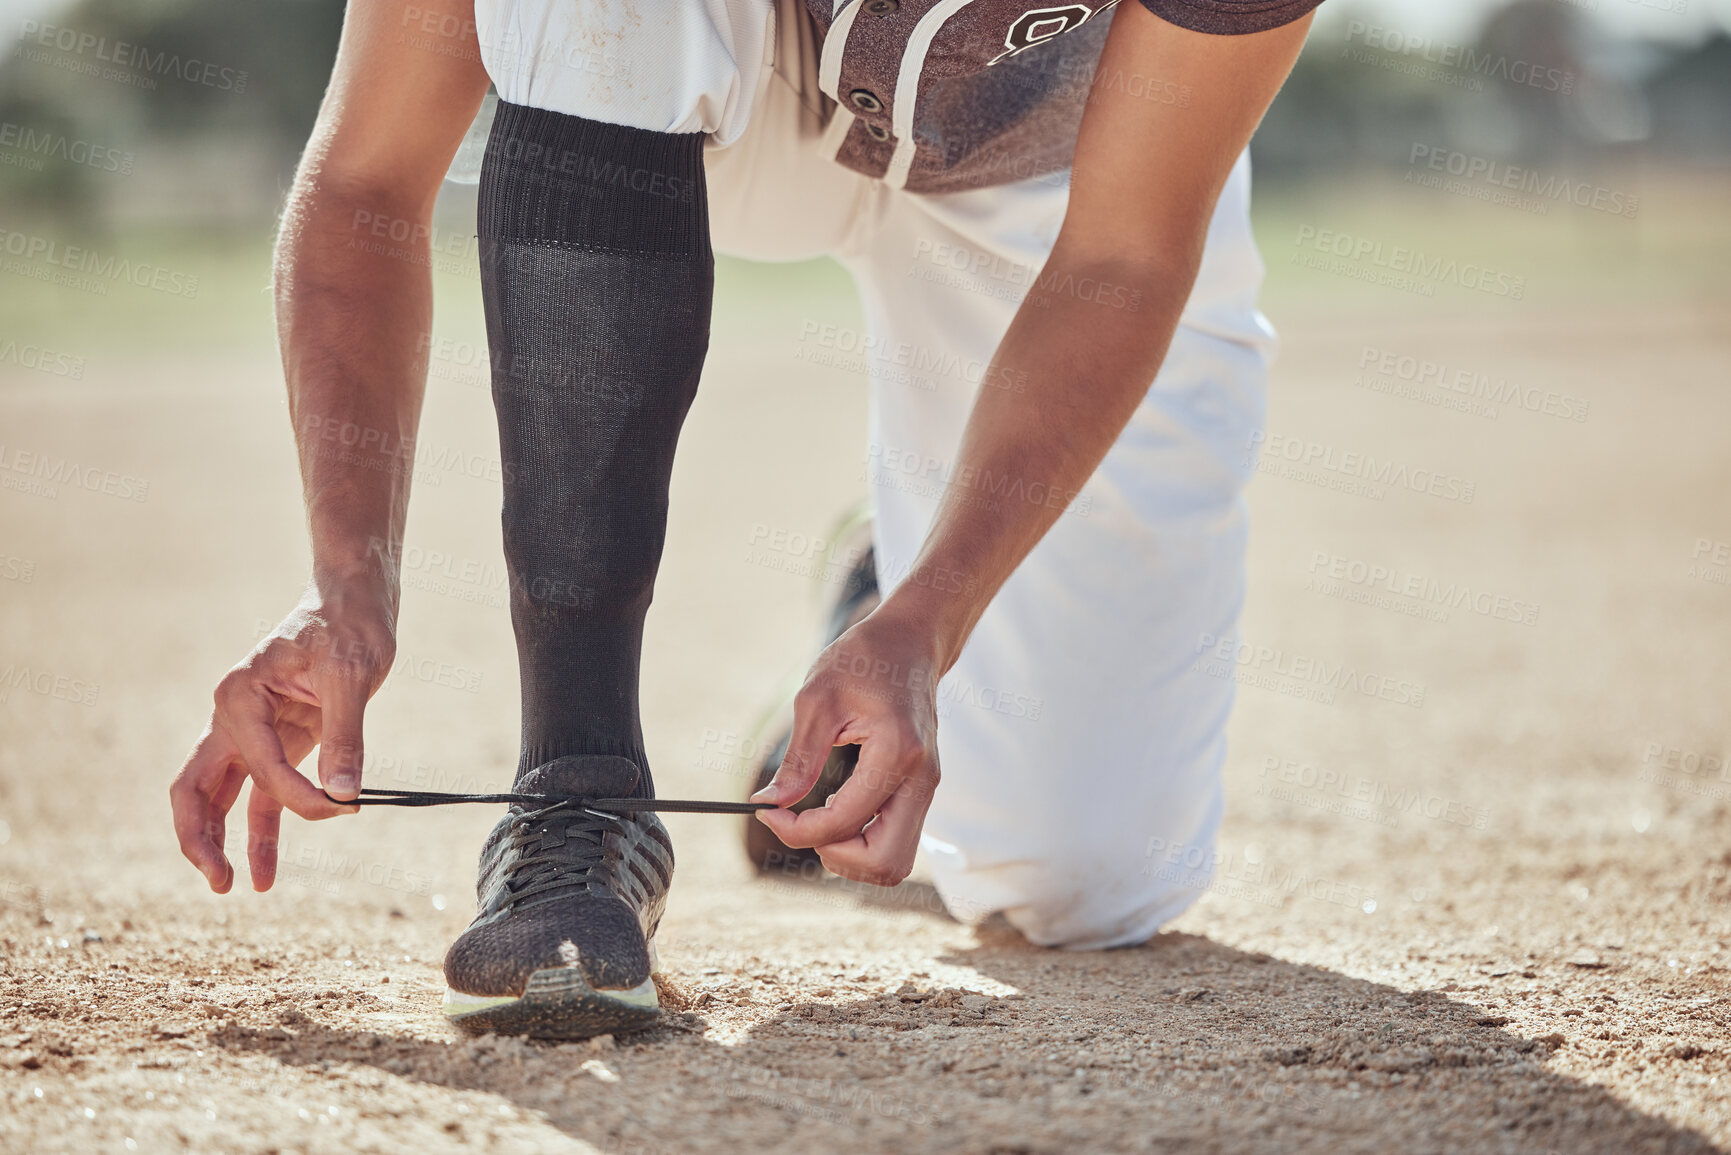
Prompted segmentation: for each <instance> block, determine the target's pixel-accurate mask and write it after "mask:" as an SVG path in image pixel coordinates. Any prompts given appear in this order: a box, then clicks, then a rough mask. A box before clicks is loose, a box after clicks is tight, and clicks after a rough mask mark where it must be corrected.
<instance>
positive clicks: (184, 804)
mask: <svg viewBox="0 0 1731 1155" xmlns="http://www.w3.org/2000/svg"><path fill="white" fill-rule="evenodd" d="M238 753H239V752H238V751H237V750H235V748H234V747H233V745H232V744H231V743H230V742H228V741H227V739H226V736H225V735H223V734H220V733H218V732H216V731H215V730H213V729H210V728H206V730H205V732H204V736H203V737H201V738H200V739H199V741H198V744H197V745H196V746H194V747H193V748H192V753H191V754H190V755H188V756H187V759H186V763H185V765H183V766H182V767H181V769H180V773H178V774H176V775H175V777H174V783H173V785H171V786H170V787H169V790H168V796H169V805H170V807H171V809H172V811H173V814H174V833H175V836H176V837H177V838H178V839H179V840H180V852H181V854H183V855H185V856H186V860H187V861H188V862H190V863H192V864H193V865H194V866H195V867H197V868H198V870H199V873H201V874H203V875H204V877H205V881H207V882H208V883H209V884H210V888H211V889H212V890H214V891H216V892H217V893H218V894H224V893H226V892H227V891H228V888H229V887H230V886H231V885H232V884H233V882H234V870H233V868H231V867H230V866H229V862H228V856H227V855H225V854H224V853H223V848H222V842H223V831H224V824H223V816H224V815H225V814H226V813H227V811H228V807H229V806H230V805H232V804H233V802H234V793H235V792H236V791H238V790H239V780H240V779H244V777H245V770H244V769H243V768H242V767H241V766H240V765H239V764H238V761H237V758H238ZM231 779H234V781H232V782H231ZM225 796H226V797H225Z"/></svg>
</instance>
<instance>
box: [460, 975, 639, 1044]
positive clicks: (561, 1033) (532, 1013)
mask: <svg viewBox="0 0 1731 1155" xmlns="http://www.w3.org/2000/svg"><path fill="white" fill-rule="evenodd" d="M445 1017H446V1018H447V1019H449V1020H450V1021H451V1022H452V1023H453V1024H455V1025H456V1026H458V1027H461V1028H462V1029H463V1030H465V1031H469V1032H471V1033H473V1034H482V1033H485V1032H488V1031H491V1032H492V1033H494V1034H497V1035H528V1036H530V1037H532V1038H537V1039H587V1038H592V1037H593V1036H595V1035H608V1034H613V1033H614V1032H619V1031H640V1030H642V1029H643V1028H644V1027H648V1026H651V1025H653V1024H654V1022H655V1021H656V1020H657V1019H658V1018H660V1017H661V1000H660V997H659V996H658V995H657V994H656V991H655V980H654V979H653V978H649V979H645V980H643V982H642V984H641V985H639V986H635V987H632V988H631V989H630V990H618V991H615V990H599V991H598V990H596V989H595V988H593V987H591V986H590V985H589V983H588V982H587V981H586V980H585V979H584V978H583V972H582V971H581V970H579V969H578V968H576V967H554V968H551V969H549V970H541V971H536V972H535V973H534V974H532V975H530V976H529V981H528V983H527V984H526V985H525V986H524V988H523V993H522V994H521V995H520V996H512V995H501V996H489V995H467V994H464V993H462V992H461V991H455V990H452V989H450V988H449V987H447V988H445Z"/></svg>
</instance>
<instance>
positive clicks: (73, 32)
mask: <svg viewBox="0 0 1731 1155" xmlns="http://www.w3.org/2000/svg"><path fill="white" fill-rule="evenodd" d="M18 39H19V40H22V41H24V42H25V44H26V45H27V46H28V47H35V48H53V49H56V50H58V51H60V52H64V53H67V54H68V55H71V56H87V57H89V58H91V59H92V60H99V61H101V62H103V63H104V64H116V65H119V66H120V67H122V68H131V69H135V70H137V71H139V72H143V73H145V74H147V75H150V76H172V77H174V78H175V79H176V80H184V81H185V82H186V83H188V84H199V85H203V86H204V87H205V88H215V89H218V90H220V91H222V92H233V93H235V94H236V95H239V94H240V93H243V92H245V91H246V80H247V74H246V72H245V70H244V69H235V68H225V67H223V66H222V65H219V64H213V63H212V62H210V61H208V60H199V59H198V58H197V57H192V56H188V57H183V56H181V55H180V54H179V53H178V52H166V51H164V52H155V51H152V50H151V49H149V48H147V47H146V46H144V45H142V44H132V43H129V42H127V41H125V40H110V39H109V38H108V37H106V36H98V35H96V34H95V33H93V32H80V31H79V30H78V29H76V28H63V27H61V26H59V25H57V24H40V23H38V22H36V21H35V20H25V21H24V22H23V23H22V24H20V25H19V31H18Z"/></svg>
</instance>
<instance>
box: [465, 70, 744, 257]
mask: <svg viewBox="0 0 1731 1155" xmlns="http://www.w3.org/2000/svg"><path fill="white" fill-rule="evenodd" d="M704 140H705V134H703V133H701V132H687V133H667V132H651V131H649V130H647V129H642V128H628V127H626V126H624V125H619V124H604V123H602V122H601V121H597V120H585V119H584V118H582V117H580V116H569V115H567V114H565V113H562V112H549V111H547V110H546V109H541V108H528V107H525V106H523V105H520V104H509V103H506V102H504V101H500V103H499V110H498V114H497V116H496V118H495V119H494V121H493V131H492V134H491V135H490V136H489V138H488V140H487V154H486V159H485V161H484V164H485V166H486V167H487V168H489V169H491V170H492V171H491V173H490V176H491V179H490V180H486V181H483V182H482V186H481V188H482V196H481V202H480V214H479V215H480V228H481V235H482V237H483V238H486V239H487V240H488V241H490V242H493V243H511V242H522V243H529V244H552V245H561V246H571V247H574V248H582V249H595V250H600V251H605V252H626V253H645V254H655V255H659V256H676V257H677V256H683V257H694V258H703V259H707V258H709V256H710V245H709V206H708V197H707V196H706V195H705V186H704V180H703V143H704Z"/></svg>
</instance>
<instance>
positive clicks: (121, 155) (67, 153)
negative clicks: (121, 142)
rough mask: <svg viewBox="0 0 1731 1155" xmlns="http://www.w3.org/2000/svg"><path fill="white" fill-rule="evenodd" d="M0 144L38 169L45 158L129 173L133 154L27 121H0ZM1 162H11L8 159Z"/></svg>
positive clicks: (122, 174)
mask: <svg viewBox="0 0 1731 1155" xmlns="http://www.w3.org/2000/svg"><path fill="white" fill-rule="evenodd" d="M0 148H7V149H16V150H18V151H17V152H16V153H15V154H14V156H16V157H18V158H20V159H26V160H29V161H32V162H34V163H33V164H32V165H31V166H30V167H32V168H33V169H40V168H41V167H42V166H41V162H42V161H44V160H59V161H64V162H65V163H67V164H78V165H85V166H87V167H89V168H93V169H96V170H98V171H100V172H113V173H119V174H120V175H121V176H130V175H131V174H132V165H133V155H132V154H131V153H130V152H122V151H120V150H119V149H117V148H110V147H108V146H107V145H101V144H93V143H91V142H90V141H88V140H74V139H73V138H71V137H69V136H67V135H66V134H65V133H62V132H47V131H42V130H38V129H34V128H31V127H30V126H29V125H27V124H14V123H13V122H12V121H10V120H4V121H0ZM0 163H12V161H11V160H10V159H8V160H5V161H0Z"/></svg>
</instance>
